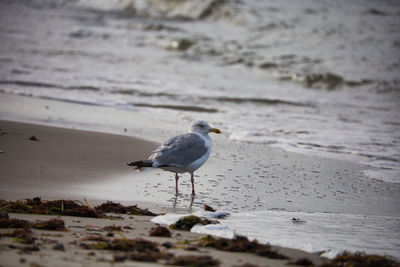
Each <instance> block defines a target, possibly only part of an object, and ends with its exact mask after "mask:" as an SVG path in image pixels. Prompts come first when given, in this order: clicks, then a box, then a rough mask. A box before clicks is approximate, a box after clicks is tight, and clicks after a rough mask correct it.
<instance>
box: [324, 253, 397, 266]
mask: <svg viewBox="0 0 400 267" xmlns="http://www.w3.org/2000/svg"><path fill="white" fill-rule="evenodd" d="M339 266H340V267H400V264H399V263H398V262H396V261H395V260H394V259H392V258H389V257H385V256H378V255H368V254H365V253H361V252H357V253H350V252H344V253H342V254H339V255H337V256H336V257H335V258H333V259H332V260H331V261H330V262H328V263H324V264H322V265H321V266H320V267H339Z"/></svg>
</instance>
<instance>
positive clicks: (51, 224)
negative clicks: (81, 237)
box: [32, 219, 67, 231]
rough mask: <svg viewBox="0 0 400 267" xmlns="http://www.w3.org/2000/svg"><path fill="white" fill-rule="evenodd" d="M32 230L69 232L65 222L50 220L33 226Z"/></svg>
mask: <svg viewBox="0 0 400 267" xmlns="http://www.w3.org/2000/svg"><path fill="white" fill-rule="evenodd" d="M32 228H35V229H39V230H50V231H67V229H66V228H65V224H64V221H63V220H60V219H50V220H48V221H43V222H38V223H35V224H34V225H32Z"/></svg>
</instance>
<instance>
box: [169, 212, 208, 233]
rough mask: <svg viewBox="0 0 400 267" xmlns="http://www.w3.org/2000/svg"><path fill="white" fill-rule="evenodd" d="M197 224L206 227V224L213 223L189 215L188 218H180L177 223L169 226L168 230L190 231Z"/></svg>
mask: <svg viewBox="0 0 400 267" xmlns="http://www.w3.org/2000/svg"><path fill="white" fill-rule="evenodd" d="M198 223H199V224H202V225H206V224H212V223H214V222H213V221H210V220H208V219H205V218H200V217H197V216H194V215H189V216H185V217H182V218H180V219H179V220H178V221H177V222H175V223H173V224H171V225H170V226H169V228H171V229H176V230H183V231H190V229H192V227H193V226H195V225H196V224H198Z"/></svg>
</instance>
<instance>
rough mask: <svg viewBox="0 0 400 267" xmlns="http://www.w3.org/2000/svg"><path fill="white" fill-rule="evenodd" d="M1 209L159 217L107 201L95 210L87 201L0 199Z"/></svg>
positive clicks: (41, 212)
mask: <svg viewBox="0 0 400 267" xmlns="http://www.w3.org/2000/svg"><path fill="white" fill-rule="evenodd" d="M0 209H1V210H4V211H5V212H16V213H33V214H46V215H67V216H77V217H90V218H107V217H108V216H106V215H105V214H104V213H108V212H110V213H122V214H133V215H146V216H157V215H158V214H156V213H153V212H151V211H149V210H148V209H141V208H139V207H138V206H137V205H133V206H123V205H121V204H119V203H114V202H111V201H107V202H106V203H103V204H101V205H99V206H97V207H95V208H92V207H90V206H89V204H88V203H87V201H86V199H85V204H83V203H81V202H80V201H75V200H64V199H61V200H51V201H46V200H41V198H39V197H35V198H33V199H24V200H16V201H6V200H4V199H0Z"/></svg>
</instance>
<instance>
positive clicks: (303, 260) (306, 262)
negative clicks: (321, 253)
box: [287, 258, 314, 266]
mask: <svg viewBox="0 0 400 267" xmlns="http://www.w3.org/2000/svg"><path fill="white" fill-rule="evenodd" d="M287 264H288V265H300V266H314V263H313V262H312V261H311V260H309V259H308V258H301V259H298V260H296V261H289V262H288V263H287Z"/></svg>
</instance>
